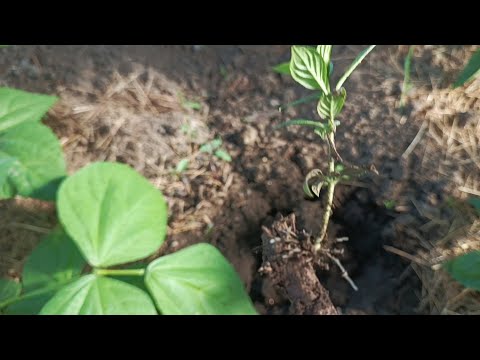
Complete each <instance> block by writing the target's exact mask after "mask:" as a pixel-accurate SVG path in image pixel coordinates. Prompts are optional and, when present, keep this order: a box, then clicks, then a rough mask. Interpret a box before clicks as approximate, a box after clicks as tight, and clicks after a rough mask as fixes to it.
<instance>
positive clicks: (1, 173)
mask: <svg viewBox="0 0 480 360" xmlns="http://www.w3.org/2000/svg"><path fill="white" fill-rule="evenodd" d="M14 163H15V159H14V158H12V157H9V156H1V155H0V189H1V188H2V184H5V183H6V182H7V181H8V172H9V171H10V169H11V168H12V166H13V164H14Z"/></svg>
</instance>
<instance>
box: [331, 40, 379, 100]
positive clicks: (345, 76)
mask: <svg viewBox="0 0 480 360" xmlns="http://www.w3.org/2000/svg"><path fill="white" fill-rule="evenodd" d="M375 46H376V45H370V46H369V47H368V48H366V49H365V50H363V51H362V52H360V54H358V56H357V57H356V58H355V60H353V63H352V64H351V65H350V66H349V67H348V69H347V71H345V74H343V76H342V77H341V78H340V80H339V81H338V83H337V87H336V88H335V89H336V90H337V91H339V90H340V89H341V88H342V86H343V83H344V82H345V81H347V79H348V77H349V76H350V75H352V73H353V71H354V70H355V69H356V68H357V67H358V65H360V63H361V62H362V61H363V59H365V57H366V56H367V55H368V54H369V53H370V52H371V51H372V50H373V49H374V48H375Z"/></svg>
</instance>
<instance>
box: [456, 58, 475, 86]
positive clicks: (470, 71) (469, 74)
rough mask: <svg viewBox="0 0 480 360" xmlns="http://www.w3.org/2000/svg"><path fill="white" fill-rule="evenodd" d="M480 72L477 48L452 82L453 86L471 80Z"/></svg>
mask: <svg viewBox="0 0 480 360" xmlns="http://www.w3.org/2000/svg"><path fill="white" fill-rule="evenodd" d="M479 74H480V49H479V50H477V51H476V52H475V53H474V54H473V55H472V57H471V58H470V61H469V62H468V64H467V66H466V67H465V69H463V71H462V72H461V73H460V75H459V77H458V79H457V81H456V82H455V83H454V85H453V86H454V87H460V86H462V85H464V84H466V83H467V82H469V81H471V80H473V78H475V77H477V76H478V75H479Z"/></svg>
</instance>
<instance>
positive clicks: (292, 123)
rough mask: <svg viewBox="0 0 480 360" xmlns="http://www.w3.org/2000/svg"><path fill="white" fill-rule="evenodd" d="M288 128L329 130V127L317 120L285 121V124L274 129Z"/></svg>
mask: <svg viewBox="0 0 480 360" xmlns="http://www.w3.org/2000/svg"><path fill="white" fill-rule="evenodd" d="M288 126H309V127H313V128H316V129H321V130H327V127H328V125H326V124H323V123H321V122H318V121H315V120H305V119H293V120H288V121H285V122H284V123H282V124H280V125H277V126H275V127H274V129H276V130H277V129H281V128H284V127H288Z"/></svg>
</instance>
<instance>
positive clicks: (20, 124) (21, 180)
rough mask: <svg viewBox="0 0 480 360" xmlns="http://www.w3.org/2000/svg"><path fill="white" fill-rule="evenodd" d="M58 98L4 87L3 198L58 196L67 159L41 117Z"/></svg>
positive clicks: (0, 120) (0, 95) (0, 109)
mask: <svg viewBox="0 0 480 360" xmlns="http://www.w3.org/2000/svg"><path fill="white" fill-rule="evenodd" d="M56 101H57V98H56V97H54V96H47V95H37V94H31V93H28V92H25V91H21V90H15V89H10V88H0V199H7V198H11V197H14V196H16V195H20V196H24V197H31V198H37V199H41V200H54V199H55V194H56V191H57V188H58V186H59V184H60V182H61V181H62V180H63V178H64V177H65V176H66V169H65V162H64V159H63V154H62V148H61V146H60V143H59V141H58V139H57V138H56V136H55V135H54V134H53V132H52V131H51V130H50V129H49V128H48V127H46V126H45V125H43V124H42V123H41V122H40V120H41V119H42V117H43V116H44V115H45V113H46V112H47V111H48V110H49V109H50V107H51V106H53V104H54V103H55V102H56Z"/></svg>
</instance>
